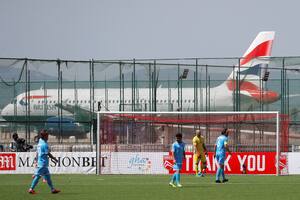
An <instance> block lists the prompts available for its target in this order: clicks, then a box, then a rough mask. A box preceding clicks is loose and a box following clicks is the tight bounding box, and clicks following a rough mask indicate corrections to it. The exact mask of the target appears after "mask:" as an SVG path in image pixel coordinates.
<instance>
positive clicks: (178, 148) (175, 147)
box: [172, 141, 185, 164]
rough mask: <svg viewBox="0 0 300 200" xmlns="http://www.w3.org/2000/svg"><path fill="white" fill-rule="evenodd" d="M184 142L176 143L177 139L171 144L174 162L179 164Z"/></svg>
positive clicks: (181, 158)
mask: <svg viewBox="0 0 300 200" xmlns="http://www.w3.org/2000/svg"><path fill="white" fill-rule="evenodd" d="M184 147H185V144H184V143H183V142H181V143H178V142H177V141H176V142H174V143H173V144H172V152H173V153H174V158H175V161H176V163H178V164H181V163H182V160H183V158H184V157H183V156H184V154H183V152H184Z"/></svg>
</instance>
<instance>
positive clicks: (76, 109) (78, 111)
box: [55, 101, 96, 121]
mask: <svg viewBox="0 0 300 200" xmlns="http://www.w3.org/2000/svg"><path fill="white" fill-rule="evenodd" d="M55 106H56V107H58V108H61V109H63V110H65V111H68V112H69V113H72V114H73V115H74V116H75V120H76V121H89V120H90V119H91V118H93V119H94V118H96V113H94V112H91V110H90V109H88V108H84V107H81V106H79V105H71V104H68V103H67V101H65V102H63V103H61V104H55Z"/></svg>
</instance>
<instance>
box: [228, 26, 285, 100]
mask: <svg viewBox="0 0 300 200" xmlns="http://www.w3.org/2000/svg"><path fill="white" fill-rule="evenodd" d="M274 37H275V32H274V31H265V32H260V33H258V35H257V36H256V38H255V39H254V41H253V42H252V43H251V45H250V47H249V48H248V49H247V51H246V52H245V53H244V55H243V57H242V58H241V59H240V63H239V67H235V69H234V70H233V72H232V73H231V74H230V76H229V77H228V79H227V81H225V83H226V85H227V88H228V89H229V90H231V91H233V90H235V89H236V80H238V79H239V80H240V84H239V89H240V91H241V94H245V95H250V96H252V97H254V98H255V99H257V100H259V99H260V100H261V96H260V95H261V94H262V93H264V94H265V96H264V100H263V101H265V102H273V101H275V100H277V99H278V98H279V95H278V94H277V93H276V92H273V91H262V90H261V88H260V78H261V69H265V70H266V69H267V67H268V64H269V62H270V61H269V59H264V57H269V56H270V55H271V51H272V45H273V40H274ZM238 71H239V73H238Z"/></svg>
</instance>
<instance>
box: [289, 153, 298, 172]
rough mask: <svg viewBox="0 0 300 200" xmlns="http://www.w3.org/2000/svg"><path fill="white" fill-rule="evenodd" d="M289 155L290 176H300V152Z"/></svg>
mask: <svg viewBox="0 0 300 200" xmlns="http://www.w3.org/2000/svg"><path fill="white" fill-rule="evenodd" d="M287 154H288V164H287V165H288V174H300V152H291V153H287Z"/></svg>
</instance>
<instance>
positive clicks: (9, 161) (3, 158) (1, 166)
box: [0, 153, 16, 170]
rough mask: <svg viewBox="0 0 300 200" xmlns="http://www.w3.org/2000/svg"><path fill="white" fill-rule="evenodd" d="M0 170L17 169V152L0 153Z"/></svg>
mask: <svg viewBox="0 0 300 200" xmlns="http://www.w3.org/2000/svg"><path fill="white" fill-rule="evenodd" d="M0 170H16V154H15V153H0Z"/></svg>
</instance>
